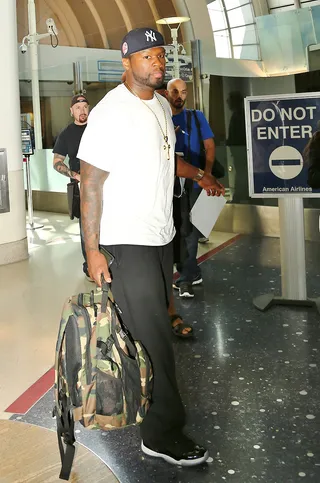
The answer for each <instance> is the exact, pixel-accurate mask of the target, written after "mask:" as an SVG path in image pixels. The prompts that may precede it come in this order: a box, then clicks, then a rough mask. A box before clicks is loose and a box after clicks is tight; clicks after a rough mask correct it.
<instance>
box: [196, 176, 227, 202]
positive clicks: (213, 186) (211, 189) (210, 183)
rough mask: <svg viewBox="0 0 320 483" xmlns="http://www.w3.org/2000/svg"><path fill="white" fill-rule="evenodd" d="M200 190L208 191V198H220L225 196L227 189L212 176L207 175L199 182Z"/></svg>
mask: <svg viewBox="0 0 320 483" xmlns="http://www.w3.org/2000/svg"><path fill="white" fill-rule="evenodd" d="M198 185H199V186H200V188H203V189H204V190H206V192H207V195H208V196H220V195H224V194H225V187H224V186H223V185H222V184H221V183H219V181H218V180H217V179H216V178H215V177H214V176H212V174H209V173H205V174H204V176H203V178H202V179H201V180H200V181H198Z"/></svg>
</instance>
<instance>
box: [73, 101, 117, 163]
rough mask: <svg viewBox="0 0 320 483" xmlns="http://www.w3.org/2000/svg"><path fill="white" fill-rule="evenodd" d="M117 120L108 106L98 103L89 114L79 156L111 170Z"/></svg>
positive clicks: (87, 161) (83, 159)
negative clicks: (110, 112) (109, 112)
mask: <svg viewBox="0 0 320 483" xmlns="http://www.w3.org/2000/svg"><path fill="white" fill-rule="evenodd" d="M116 137H117V122H116V118H115V116H114V109H113V110H112V115H111V114H108V109H107V107H106V106H103V105H98V106H97V107H95V108H94V109H93V110H92V112H91V113H90V115H89V118H88V125H87V128H86V130H85V131H84V133H83V136H82V138H81V142H80V146H79V150H78V154H77V157H78V158H79V159H80V160H82V161H85V162H86V163H89V164H92V165H93V166H95V167H96V168H99V169H102V170H103V171H107V172H110V171H111V170H112V163H113V162H114V158H115V153H114V149H113V147H114V146H115V144H116Z"/></svg>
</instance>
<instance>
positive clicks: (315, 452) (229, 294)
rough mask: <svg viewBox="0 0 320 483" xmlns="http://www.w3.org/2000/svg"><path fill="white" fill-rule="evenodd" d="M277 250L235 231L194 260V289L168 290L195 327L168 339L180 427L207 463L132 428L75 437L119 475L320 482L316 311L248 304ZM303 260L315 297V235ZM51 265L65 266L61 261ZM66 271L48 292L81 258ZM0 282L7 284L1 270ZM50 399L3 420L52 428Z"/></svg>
mask: <svg viewBox="0 0 320 483" xmlns="http://www.w3.org/2000/svg"><path fill="white" fill-rule="evenodd" d="M279 251H280V249H279V240H277V239H266V238H265V239H255V238H250V237H242V238H240V239H237V240H236V241H234V243H233V244H231V245H230V246H228V247H227V248H225V249H224V250H222V251H220V252H218V253H216V254H214V255H213V256H212V257H211V258H209V259H208V260H206V261H204V262H203V264H202V272H203V279H204V285H203V287H196V288H195V290H196V297H195V299H194V300H191V301H190V300H189V301H181V300H179V299H178V298H177V307H178V309H179V311H180V312H181V313H182V314H183V316H184V318H185V319H186V320H187V321H189V322H191V323H192V324H193V326H194V329H195V335H196V337H195V340H194V341H188V340H178V339H174V338H173V342H174V347H175V353H176V361H177V373H178V380H179V386H180V390H181V393H182V396H183V400H184V402H185V405H186V408H187V412H188V427H187V430H188V432H189V434H190V435H191V436H192V437H194V438H195V439H197V440H198V441H199V442H201V443H203V444H205V445H207V447H208V448H209V450H210V459H209V460H208V463H207V464H205V465H203V466H201V467H198V468H196V469H181V468H175V467H172V466H171V465H169V464H166V463H163V462H161V461H157V460H153V459H150V458H148V457H145V456H143V455H142V453H141V451H140V450H139V443H140V441H139V431H138V429H137V428H130V429H126V430H120V431H116V432H107V433H103V432H99V431H98V432H94V431H88V430H84V429H83V428H82V427H78V428H77V435H76V436H77V438H78V440H79V441H80V442H82V443H83V444H85V445H86V446H87V447H89V448H90V449H92V450H94V452H95V453H97V454H98V455H99V456H100V457H101V458H102V459H103V460H104V461H105V462H106V463H107V464H108V466H109V467H110V468H111V469H112V471H113V472H114V474H115V475H116V477H117V478H118V479H119V481H120V482H121V483H138V482H139V483H140V482H141V483H162V482H164V483H167V482H170V483H171V482H180V483H209V482H210V483H211V482H212V483H215V482H223V481H227V482H228V481H229V482H235V483H249V482H251V481H257V482H266V483H297V482H299V481H303V482H306V483H308V482H310V483H311V482H312V483H313V482H317V483H319V482H320V446H319V436H320V434H319V433H320V424H319V420H320V404H319V396H320V389H319V388H320V375H319V365H320V361H319V352H320V327H319V315H318V314H317V313H316V312H315V311H314V310H312V309H301V308H292V307H289V308H286V307H274V308H272V309H271V310H270V311H269V312H266V313H260V312H258V311H257V310H256V309H255V308H254V307H253V305H252V298H253V297H254V296H256V295H260V294H263V293H268V292H274V293H280V285H281V283H280V282H281V278H280V260H279V258H280V256H279ZM71 253H72V250H70V257H71V256H72V255H71ZM43 263H45V260H43ZM61 263H62V261H61ZM307 264H308V292H309V295H310V296H315V295H317V293H318V289H319V247H318V244H312V243H308V244H307ZM48 265H50V264H49V263H47V264H46V265H45V266H46V267H47V268H48ZM7 268H8V267H7ZM55 269H56V270H57V271H59V269H58V268H57V265H56V267H55ZM0 270H1V269H0ZM60 270H61V271H62V272H63V273H65V271H66V270H65V269H64V268H63V265H61V267H60ZM75 273H76V274H77V275H76V276H77V277H78V279H77V280H78V281H77V282H75V281H74V280H73V276H74V274H75ZM75 273H74V272H73V274H69V278H67V280H69V285H70V286H69V287H66V286H65V287H64V290H63V289H60V287H56V290H57V292H54V294H53V296H54V297H55V298H56V299H59V296H60V290H61V291H62V292H63V295H65V289H66V288H68V289H73V291H74V290H76V289H77V288H80V286H81V285H82V284H84V282H83V279H82V276H81V267H80V268H79V267H76V269H75ZM0 274H1V275H2V273H1V271H0ZM65 277H68V275H64V276H63V279H64V280H66V279H65ZM72 280H73V282H72ZM50 283H51V282H50ZM72 283H73V284H74V286H73V287H72ZM1 284H4V286H5V285H6V284H5V283H4V282H3V281H2V277H1ZM77 284H78V285H77ZM52 285H54V284H51V285H50V286H52ZM66 285H67V284H66ZM38 286H39V289H41V288H42V285H41V284H40V283H39V285H38ZM52 290H54V288H53V287H52ZM69 291H70V290H69ZM44 292H45V291H44V290H43V294H44ZM71 292H72V290H71ZM61 297H62V295H61ZM16 305H17V304H16ZM58 305H59V304H58ZM41 306H42V307H43V305H41ZM57 311H58V312H59V307H58V309H57ZM15 317H16V319H17V318H18V317H17V315H16V316H15ZM56 323H57V319H55V321H54V322H53V325H54V328H53V330H54V331H55V330H56ZM46 330H47V331H48V332H49V330H48V329H46ZM26 333H27V331H26ZM35 333H36V332H34V336H35ZM29 337H30V338H31V334H29ZM21 345H22V344H21ZM50 357H51V354H50ZM41 358H42V354H41ZM41 358H40V357H39V363H40V364H41V361H40V359H41ZM2 371H3V369H2ZM40 372H41V371H40ZM25 375H26V374H25ZM52 401H53V395H52V391H49V392H48V393H47V394H45V396H44V397H43V398H42V399H41V400H40V401H38V402H37V403H36V404H35V405H34V407H32V408H31V409H30V411H29V412H28V413H27V414H25V415H13V416H12V419H18V420H21V421H26V422H29V423H33V424H36V425H40V426H44V427H47V428H52V429H53V428H54V426H55V422H54V420H52V418H51V409H52ZM10 483H11V482H10ZM89 483H90V482H89Z"/></svg>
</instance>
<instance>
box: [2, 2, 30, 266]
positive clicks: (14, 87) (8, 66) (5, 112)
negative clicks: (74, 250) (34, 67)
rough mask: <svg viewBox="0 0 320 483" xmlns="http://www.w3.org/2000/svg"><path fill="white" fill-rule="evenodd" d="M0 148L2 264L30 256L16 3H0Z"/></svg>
mask: <svg viewBox="0 0 320 483" xmlns="http://www.w3.org/2000/svg"><path fill="white" fill-rule="evenodd" d="M0 18H1V28H0V58H1V76H0V92H1V113H0V148H4V149H6V150H7V163H8V180H9V198H10V199H9V201H10V211H9V212H8V213H0V265H2V264H5V263H11V262H17V261H19V260H23V259H25V258H27V257H28V244H27V238H26V213H25V192H24V184H23V166H22V152H21V134H20V129H21V127H20V97H19V70H18V40H17V14H16V2H15V1H13V0H0Z"/></svg>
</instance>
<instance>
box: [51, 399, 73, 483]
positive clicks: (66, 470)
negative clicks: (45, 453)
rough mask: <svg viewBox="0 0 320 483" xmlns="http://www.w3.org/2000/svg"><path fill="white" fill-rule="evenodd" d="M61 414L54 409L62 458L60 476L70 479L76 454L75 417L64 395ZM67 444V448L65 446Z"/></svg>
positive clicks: (62, 478) (63, 478)
mask: <svg viewBox="0 0 320 483" xmlns="http://www.w3.org/2000/svg"><path fill="white" fill-rule="evenodd" d="M60 409H61V416H59V414H57V410H56V409H55V410H54V413H55V416H56V420H57V436H58V445H59V452H60V459H61V471H60V475H59V478H60V479H61V480H69V477H70V473H71V468H72V464H73V460H74V456H75V446H74V443H75V441H76V439H75V436H74V419H73V415H72V412H71V411H70V410H68V408H67V397H66V396H64V397H63V398H62V400H61V407H60ZM63 443H64V444H65V449H64V446H63Z"/></svg>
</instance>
